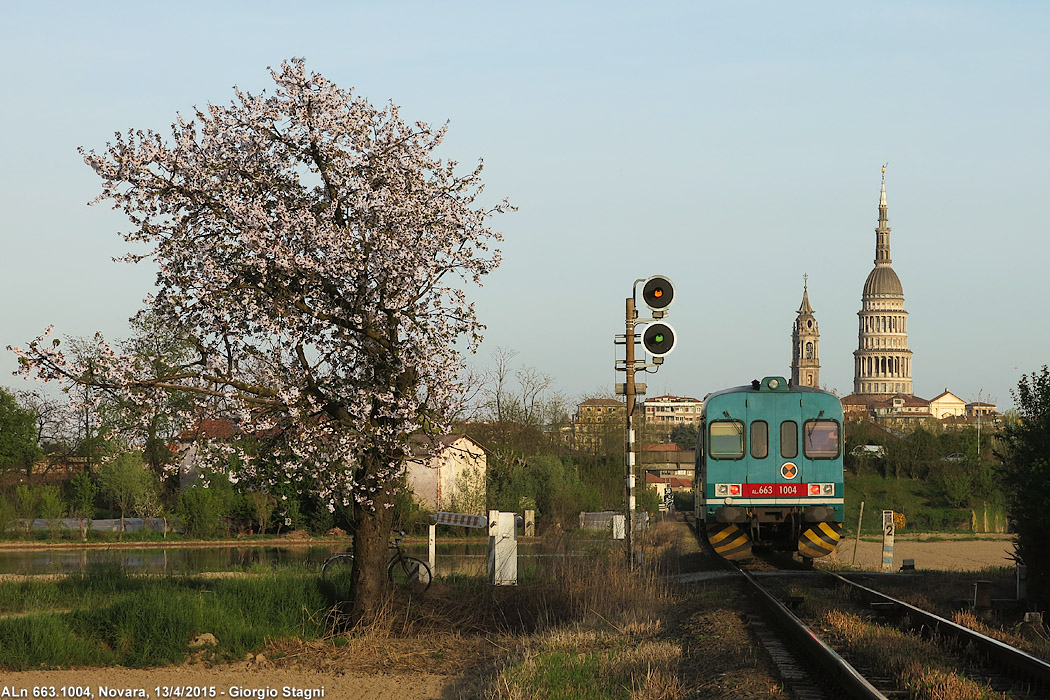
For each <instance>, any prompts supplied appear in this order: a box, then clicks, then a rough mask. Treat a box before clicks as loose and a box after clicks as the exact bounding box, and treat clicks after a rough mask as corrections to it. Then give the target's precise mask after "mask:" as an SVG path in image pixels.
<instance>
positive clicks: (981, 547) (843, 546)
mask: <svg viewBox="0 0 1050 700" xmlns="http://www.w3.org/2000/svg"><path fill="white" fill-rule="evenodd" d="M1013 551H1014V545H1013V540H1012V539H1011V538H1007V537H1002V538H998V539H980V540H959V539H946V540H943V541H926V540H920V539H914V540H913V539H901V538H897V540H896V541H895V542H894V546H893V567H892V568H893V570H894V571H896V570H898V569H899V568H900V567H901V564H902V562H903V561H904V560H905V559H914V560H915V568H916V569H934V570H938V571H980V570H982V569H988V568H993V567H1004V566H1005V567H1011V566H1013V565H1014V560H1013V557H1012V556H1011V555H1012V554H1013ZM828 562H829V563H830V565H831V566H832V567H834V568H854V569H864V570H868V571H880V570H881V569H882V542H865V541H863V540H862V541H861V542H860V544H859V545H858V544H857V543H856V542H855V541H854V540H850V539H846V540H843V541H842V542H841V543H840V544H839V547H838V550H836V551H835V553H834V554H832V555H831V556H830V557H829V558H828Z"/></svg>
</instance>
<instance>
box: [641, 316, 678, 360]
mask: <svg viewBox="0 0 1050 700" xmlns="http://www.w3.org/2000/svg"><path fill="white" fill-rule="evenodd" d="M677 342H678V338H677V337H676V336H675V333H674V328H671V326H670V325H668V324H666V323H662V322H661V323H650V324H649V325H647V326H646V327H645V331H644V332H643V333H642V347H644V348H645V351H646V352H647V353H649V354H650V355H652V356H653V357H663V356H664V355H667V354H668V353H670V352H671V351H672V350H674V346H675V344H676V343H677Z"/></svg>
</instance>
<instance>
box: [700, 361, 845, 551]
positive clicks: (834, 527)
mask: <svg viewBox="0 0 1050 700" xmlns="http://www.w3.org/2000/svg"><path fill="white" fill-rule="evenodd" d="M693 487H694V490H693V493H695V494H696V499H695V503H696V506H695V508H696V522H697V528H698V529H700V531H701V533H706V535H707V538H708V539H709V540H710V542H711V544H712V545H713V546H714V548H715V551H716V552H718V553H719V554H721V555H722V556H723V557H725V558H726V559H743V558H746V557H748V556H750V554H751V547H752V545H768V546H771V547H774V548H777V549H784V550H788V551H797V552H798V553H799V555H801V556H802V557H803V558H804V559H816V558H819V557H826V556H828V555H829V554H831V553H832V552H833V551H835V547H836V546H837V545H838V542H839V539H840V538H841V536H842V523H843V484H842V404H841V402H840V401H839V399H838V398H837V397H836V396H835V395H834V394H831V393H829V392H827V391H822V390H820V389H814V388H810V387H798V386H791V385H790V384H789V383H788V381H787V380H786V379H784V378H783V377H766V378H765V379H763V380H762V381H758V380H757V379H756V380H755V381H753V382H752V383H751V384H750V385H748V386H741V387H736V388H733V389H726V390H724V391H719V392H715V393H713V394H711V395H710V396H708V397H707V398H706V399H705V400H704V407H703V412H702V422H701V424H700V430H699V440H698V441H697V447H696V472H695V476H694V484H693Z"/></svg>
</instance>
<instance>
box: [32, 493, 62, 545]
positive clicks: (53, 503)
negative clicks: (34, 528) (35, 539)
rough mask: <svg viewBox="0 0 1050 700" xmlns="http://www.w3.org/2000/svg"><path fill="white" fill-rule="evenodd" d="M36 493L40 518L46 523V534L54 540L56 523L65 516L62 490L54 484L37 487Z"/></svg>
mask: <svg viewBox="0 0 1050 700" xmlns="http://www.w3.org/2000/svg"><path fill="white" fill-rule="evenodd" d="M38 491H39V493H38V496H37V498H38V501H39V503H40V505H39V510H40V517H41V518H43V519H44V520H46V521H47V530H48V534H49V536H50V537H51V538H52V539H54V537H55V530H56V529H58V521H59V520H60V519H61V518H63V517H64V516H65V514H66V503H65V501H64V500H62V490H61V489H60V488H59V487H58V486H56V485H54V484H47V485H46V486H40V487H38Z"/></svg>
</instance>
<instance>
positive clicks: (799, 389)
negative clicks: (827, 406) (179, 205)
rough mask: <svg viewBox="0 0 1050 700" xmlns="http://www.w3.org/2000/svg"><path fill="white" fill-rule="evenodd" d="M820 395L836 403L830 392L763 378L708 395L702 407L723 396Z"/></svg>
mask: <svg viewBox="0 0 1050 700" xmlns="http://www.w3.org/2000/svg"><path fill="white" fill-rule="evenodd" d="M741 393H749V394H822V395H824V396H830V397H831V398H833V399H835V400H836V401H838V397H837V396H835V395H834V394H832V393H831V392H830V391H824V390H823V389H817V388H816V387H812V386H791V383H790V382H789V381H788V380H786V379H784V378H783V377H764V378H762V380H761V381H760V380H758V379H755V380H754V381H752V382H751V383H750V384H744V385H743V386H734V387H730V388H728V389H722V390H721V391H716V392H714V393H712V394H709V395H708V396H707V397H706V398H705V399H704V406H706V405H707V403H708V401H710V400H711V399H713V398H716V397H718V396H724V395H726V394H741Z"/></svg>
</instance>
